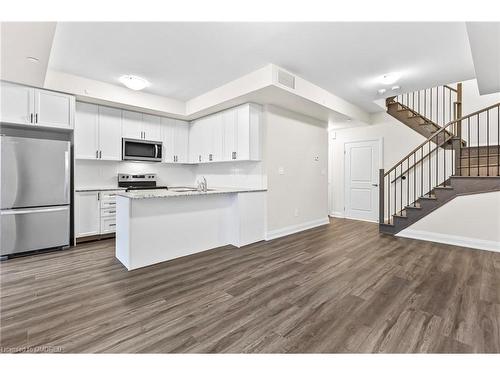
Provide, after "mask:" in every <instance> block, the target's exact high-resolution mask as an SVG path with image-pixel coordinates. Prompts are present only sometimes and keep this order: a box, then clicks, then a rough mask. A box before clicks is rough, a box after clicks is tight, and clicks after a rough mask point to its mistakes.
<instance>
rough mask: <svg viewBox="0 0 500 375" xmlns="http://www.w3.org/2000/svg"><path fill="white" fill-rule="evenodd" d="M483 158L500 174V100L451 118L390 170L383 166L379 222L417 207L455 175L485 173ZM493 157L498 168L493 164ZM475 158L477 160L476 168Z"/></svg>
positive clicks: (490, 173)
mask: <svg viewBox="0 0 500 375" xmlns="http://www.w3.org/2000/svg"><path fill="white" fill-rule="evenodd" d="M460 110H461V109H460ZM456 113H459V111H457V112H456ZM466 145H467V146H469V147H467V148H464V147H465V146H466ZM470 146H473V147H470ZM474 146H475V147H474ZM495 149H496V151H497V152H496V153H493V152H492V150H495ZM463 150H464V152H462V151H463ZM474 150H475V151H474ZM465 151H467V153H465ZM481 158H485V159H486V170H487V175H488V176H500V166H499V165H500V103H497V104H494V105H491V106H489V107H487V108H484V109H481V110H479V111H477V112H473V113H471V114H468V115H466V116H463V117H460V118H457V119H455V120H453V121H450V122H449V123H448V124H446V125H444V126H443V127H442V128H441V129H440V130H438V131H437V132H436V133H434V134H433V135H431V136H430V137H429V138H427V140H425V141H424V142H423V143H422V144H421V145H419V146H417V147H416V148H415V149H413V150H412V151H411V152H410V153H409V154H407V155H406V156H405V157H404V158H402V159H401V160H400V161H399V162H397V163H396V164H395V165H394V166H393V167H392V168H391V169H389V170H388V171H387V172H385V171H384V169H380V171H379V223H380V224H384V223H385V224H392V218H393V216H395V215H401V214H402V211H403V210H404V209H405V206H410V205H413V207H416V201H417V199H419V198H420V197H431V193H432V191H433V189H434V188H435V187H437V186H442V187H446V186H447V184H448V179H449V178H450V177H451V176H461V175H467V176H475V175H477V176H479V175H483V174H481V173H480V168H482V167H481V166H480V159H481ZM495 158H496V159H495ZM493 159H495V160H496V164H495V167H490V163H491V164H493ZM471 161H477V167H476V170H475V169H474V168H475V166H474V163H472V165H471ZM495 169H496V170H495ZM464 172H467V173H464ZM474 172H476V174H474Z"/></svg>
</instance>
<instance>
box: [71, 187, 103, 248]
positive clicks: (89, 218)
mask: <svg viewBox="0 0 500 375" xmlns="http://www.w3.org/2000/svg"><path fill="white" fill-rule="evenodd" d="M99 216H100V208H99V192H97V191H85V192H78V193H76V194H75V236H76V237H77V238H78V237H86V236H94V235H97V234H99V230H100V224H99Z"/></svg>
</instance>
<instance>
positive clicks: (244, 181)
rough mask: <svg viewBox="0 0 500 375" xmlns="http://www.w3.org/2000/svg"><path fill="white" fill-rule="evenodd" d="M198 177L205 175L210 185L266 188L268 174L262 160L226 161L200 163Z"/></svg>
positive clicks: (196, 172)
mask: <svg viewBox="0 0 500 375" xmlns="http://www.w3.org/2000/svg"><path fill="white" fill-rule="evenodd" d="M195 174H196V178H199V177H201V176H204V177H205V178H206V179H207V184H208V187H211V186H213V187H232V188H257V189H261V188H266V185H267V183H266V176H265V171H264V164H263V163H262V162H248V161H244V162H243V161H242V162H224V163H213V164H199V165H197V166H196V169H195Z"/></svg>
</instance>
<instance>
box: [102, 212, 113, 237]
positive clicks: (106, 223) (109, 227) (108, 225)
mask: <svg viewBox="0 0 500 375" xmlns="http://www.w3.org/2000/svg"><path fill="white" fill-rule="evenodd" d="M115 228H116V220H115V217H114V216H111V217H102V218H101V234H104V233H114V232H115V230H116V229H115Z"/></svg>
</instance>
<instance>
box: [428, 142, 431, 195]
mask: <svg viewBox="0 0 500 375" xmlns="http://www.w3.org/2000/svg"><path fill="white" fill-rule="evenodd" d="M427 157H428V158H429V197H430V196H431V141H429V153H428V154H427Z"/></svg>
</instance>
